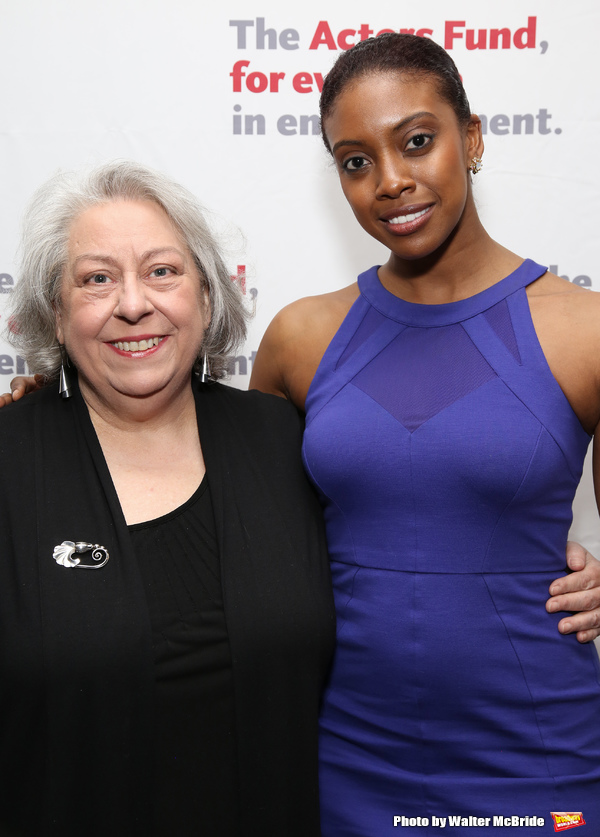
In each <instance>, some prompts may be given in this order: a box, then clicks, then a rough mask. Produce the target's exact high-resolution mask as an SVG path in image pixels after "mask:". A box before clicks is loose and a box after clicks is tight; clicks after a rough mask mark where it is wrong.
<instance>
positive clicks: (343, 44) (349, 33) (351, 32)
mask: <svg viewBox="0 0 600 837" xmlns="http://www.w3.org/2000/svg"><path fill="white" fill-rule="evenodd" d="M355 35H356V29H342V31H341V32H340V34H339V35H338V39H337V42H338V46H339V48H340V49H351V48H352V47H353V46H354V43H355V41H354V40H352V41H350V42H349V41H348V38H349V37H350V38H354V36H355Z"/></svg>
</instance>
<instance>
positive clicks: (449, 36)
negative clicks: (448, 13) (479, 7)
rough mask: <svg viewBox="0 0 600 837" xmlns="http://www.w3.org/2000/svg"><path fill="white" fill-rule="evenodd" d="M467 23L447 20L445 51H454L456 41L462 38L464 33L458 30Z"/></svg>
mask: <svg viewBox="0 0 600 837" xmlns="http://www.w3.org/2000/svg"><path fill="white" fill-rule="evenodd" d="M464 25H465V21H464V20H447V21H446V27H445V32H444V49H452V47H453V46H454V41H455V40H457V39H459V38H462V37H463V33H462V32H456V31H455V30H456V28H457V27H459V26H461V27H464Z"/></svg>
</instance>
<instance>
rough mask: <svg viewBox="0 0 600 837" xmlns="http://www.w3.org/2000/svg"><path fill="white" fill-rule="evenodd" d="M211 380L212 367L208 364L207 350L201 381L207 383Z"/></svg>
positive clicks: (204, 356)
mask: <svg viewBox="0 0 600 837" xmlns="http://www.w3.org/2000/svg"><path fill="white" fill-rule="evenodd" d="M209 380H210V368H209V366H208V355H207V354H206V352H205V353H204V355H203V357H202V372H201V373H200V383H201V384H206V383H208V381H209Z"/></svg>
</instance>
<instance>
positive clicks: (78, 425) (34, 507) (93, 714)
mask: <svg viewBox="0 0 600 837" xmlns="http://www.w3.org/2000/svg"><path fill="white" fill-rule="evenodd" d="M22 253H23V262H22V268H21V275H20V279H19V285H18V289H17V291H16V294H15V296H16V304H15V309H14V319H13V322H14V326H13V329H14V340H15V342H16V343H17V345H19V347H20V349H21V351H23V352H24V353H25V356H26V357H27V359H28V362H29V363H30V364H31V366H32V367H33V368H35V369H36V370H39V371H41V372H43V373H44V374H45V375H46V377H54V378H59V380H60V387H57V388H56V389H55V388H54V387H45V388H43V389H42V390H40V391H39V392H37V393H35V394H33V395H32V396H31V397H30V398H26V399H24V400H23V401H21V402H20V403H17V404H15V405H13V406H11V407H10V408H8V409H6V410H3V411H2V414H1V416H0V422H1V424H0V463H1V467H0V493H1V498H2V499H1V502H0V515H1V521H2V525H1V532H2V548H1V554H2V561H1V562H0V589H2V596H3V606H2V608H1V609H0V706H1V708H2V711H1V713H0V726H1V735H0V764H1V769H2V781H1V782H0V832H1V833H2V834H5V833H6V834H14V835H19V837H20V836H21V835H36V837H40V835H44V837H46V835H55V834H56V835H58V834H60V835H63V837H65V835H67V836H68V835H73V837H75V835H77V837H81V835H83V834H85V835H88V836H89V835H96V834H97V835H100V834H102V835H106V834H111V835H127V837H131V836H132V835H140V837H142V835H143V837H148V835H152V834H155V835H166V834H169V835H171V834H178V835H188V834H189V835H192V834H194V835H197V834H210V835H213V834H219V835H254V834H256V835H259V834H260V835H273V837H275V835H281V834H286V835H298V837H306V835H311V834H313V835H317V834H318V833H319V826H318V799H317V782H316V754H317V750H316V729H317V710H318V702H319V694H320V692H321V688H322V685H323V681H324V677H325V674H326V670H327V667H328V662H329V658H330V653H331V650H332V642H333V635H332V630H333V621H334V620H333V611H332V601H331V594H330V587H329V579H328V569H327V557H326V551H325V546H324V540H323V533H322V530H321V523H320V517H319V510H318V504H316V500H315V498H314V496H313V493H312V490H311V489H310V487H309V486H308V484H307V482H306V479H305V477H304V474H303V471H302V466H301V462H300V457H299V444H300V434H301V423H300V420H299V419H298V415H297V412H296V410H295V409H294V408H293V407H292V406H291V405H288V404H286V403H285V402H284V401H283V400H282V399H279V398H275V397H273V396H268V395H262V394H259V393H242V392H239V391H237V390H231V389H228V388H225V387H223V386H222V385H220V384H217V383H199V381H198V377H197V374H196V373H195V371H194V370H195V369H197V368H198V367H203V368H204V370H205V372H206V370H207V368H209V369H210V371H211V373H212V376H213V377H219V376H220V375H221V374H222V372H223V368H224V358H225V355H226V353H227V352H228V351H230V350H231V348H232V347H233V346H234V345H235V344H236V343H237V342H238V341H239V340H240V339H241V338H242V336H243V334H244V312H243V308H242V303H241V299H240V297H239V296H238V294H237V291H236V288H235V287H234V286H233V285H232V283H231V281H230V279H229V276H228V273H227V271H226V269H225V267H224V265H223V262H222V260H221V258H220V256H219V253H218V251H217V249H216V247H215V244H214V242H213V240H212V237H211V234H210V232H209V230H208V228H207V226H206V224H205V222H204V220H203V217H202V212H201V210H200V208H199V206H198V205H197V203H196V202H195V200H194V198H193V197H192V196H191V195H190V194H189V193H188V192H187V191H185V190H184V189H182V188H181V187H179V186H177V185H176V184H174V183H172V182H170V181H169V180H168V179H167V178H165V177H163V176H162V175H160V174H157V173H155V172H152V171H150V170H147V169H145V168H142V167H140V166H137V165H133V164H129V163H119V164H114V165H107V166H104V167H101V168H98V169H96V170H93V171H91V172H89V173H84V174H77V175H59V176H57V177H55V178H54V179H52V180H51V181H50V182H49V183H47V184H46V185H45V186H43V187H42V188H41V189H40V191H39V192H38V193H37V195H36V197H35V199H34V201H33V203H32V205H31V208H30V210H29V212H28V214H27V217H26V221H25V230H24V238H23V244H22ZM59 388H60V393H59V391H58V390H59ZM61 396H62V397H61Z"/></svg>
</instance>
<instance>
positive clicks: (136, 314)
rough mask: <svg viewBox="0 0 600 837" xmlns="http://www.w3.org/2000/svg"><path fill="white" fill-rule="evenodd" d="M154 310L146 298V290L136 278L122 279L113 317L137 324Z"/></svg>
mask: <svg viewBox="0 0 600 837" xmlns="http://www.w3.org/2000/svg"><path fill="white" fill-rule="evenodd" d="M153 310H154V306H153V305H152V302H151V301H150V299H149V297H148V289H147V288H146V286H145V284H144V282H143V281H142V280H140V279H139V278H138V277H137V276H131V277H127V276H126V277H124V279H123V281H122V283H121V287H120V290H119V296H118V299H117V305H116V307H115V311H114V313H115V316H117V317H122V318H123V319H125V320H129V322H132V323H133V322H137V321H138V320H139V319H140V318H141V317H143V316H144V315H145V314H149V313H151V312H152V311H153Z"/></svg>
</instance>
